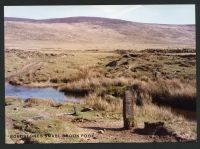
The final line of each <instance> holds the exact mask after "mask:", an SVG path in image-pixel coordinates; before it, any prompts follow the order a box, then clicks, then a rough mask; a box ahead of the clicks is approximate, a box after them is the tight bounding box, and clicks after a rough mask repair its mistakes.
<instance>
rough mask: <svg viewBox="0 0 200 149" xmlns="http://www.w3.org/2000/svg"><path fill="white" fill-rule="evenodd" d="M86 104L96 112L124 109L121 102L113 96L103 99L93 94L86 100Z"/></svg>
mask: <svg viewBox="0 0 200 149" xmlns="http://www.w3.org/2000/svg"><path fill="white" fill-rule="evenodd" d="M85 104H86V105H87V106H90V107H91V108H93V109H95V110H102V111H119V110H120V109H122V103H121V100H119V99H118V98H115V97H113V96H105V97H101V96H98V95H97V94H91V95H89V96H88V97H87V98H86V100H85Z"/></svg>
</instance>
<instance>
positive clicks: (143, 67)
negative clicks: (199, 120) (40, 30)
mask: <svg viewBox="0 0 200 149" xmlns="http://www.w3.org/2000/svg"><path fill="white" fill-rule="evenodd" d="M5 60H6V61H5V63H6V65H5V66H6V67H5V68H6V80H7V81H8V82H9V83H11V84H13V85H23V86H29V87H45V86H52V87H55V88H57V89H58V90H60V91H63V92H65V93H66V94H71V95H79V96H84V97H85V100H84V103H61V104H58V103H54V102H53V101H47V102H46V101H43V100H40V99H35V100H33V99H32V100H28V101H26V102H24V101H22V100H21V99H16V98H15V97H7V98H6V117H7V123H8V124H9V125H8V128H7V132H8V133H9V134H16V133H19V134H20V133H23V134H38V133H39V134H40V133H41V134H45V133H50V134H55V133H62V132H69V133H79V134H80V133H84V132H87V133H89V132H91V133H94V134H95V137H94V136H93V137H92V138H89V139H88V138H87V139H85V138H82V137H78V138H76V137H75V138H73V137H72V138H56V137H51V138H50V140H48V141H49V142H56V143H59V142H140V141H142V142H147V141H148V142H152V141H159V142H160V141H161V142H163V141H177V140H176V139H174V138H173V137H169V138H166V137H164V138H163V137H162V136H160V137H158V136H156V137H155V136H154V137H152V136H151V135H150V136H148V135H146V136H144V135H142V136H141V135H139V134H137V133H134V132H133V133H132V134H130V132H129V133H128V131H125V130H121V128H122V126H123V121H122V99H123V98H124V91H125V90H127V89H130V90H131V91H132V92H133V93H134V94H135V103H136V104H135V105H134V109H135V122H136V124H137V125H136V128H142V127H143V123H144V122H147V121H149V122H157V121H163V122H165V124H166V126H167V127H168V128H169V129H170V130H172V131H174V132H175V133H178V134H181V135H185V136H187V138H188V139H196V125H197V124H196V121H194V120H192V121H191V120H190V119H187V118H185V117H184V116H182V115H180V114H177V113H175V112H173V108H178V109H182V110H187V111H191V112H195V110H196V54H195V50H193V49H162V50H161V49H147V50H142V51H134V52H133V51H132V50H114V51H103V50H87V51H81V50H73V51H70V50H60V49H59V50H58V51H56V50H54V51H53V52H52V51H51V50H48V49H44V50H42V51H31V50H29V51H27V50H26V51H25V50H18V49H16V50H14V49H7V50H6V51H5ZM74 106H75V107H76V109H77V111H78V114H76V115H73V114H69V113H70V112H73V107H74ZM86 107H87V108H92V109H93V110H91V111H88V112H81V109H84V108H86ZM66 113H68V114H66ZM40 114H41V115H40ZM35 117H42V118H41V119H34V118H35ZM49 125H50V126H49ZM180 125H181V127H180ZM104 129H105V130H104ZM72 130H73V131H72ZM71 131H72V132H71ZM102 131H103V132H102ZM122 136H123V137H122ZM28 139H29V140H28V141H29V142H32V143H34V142H36V143H47V142H46V141H47V139H45V138H35V139H33V138H28ZM13 141H14V142H17V141H19V140H17V139H13ZM23 141H24V142H25V143H27V142H28V141H27V140H26V139H24V140H23Z"/></svg>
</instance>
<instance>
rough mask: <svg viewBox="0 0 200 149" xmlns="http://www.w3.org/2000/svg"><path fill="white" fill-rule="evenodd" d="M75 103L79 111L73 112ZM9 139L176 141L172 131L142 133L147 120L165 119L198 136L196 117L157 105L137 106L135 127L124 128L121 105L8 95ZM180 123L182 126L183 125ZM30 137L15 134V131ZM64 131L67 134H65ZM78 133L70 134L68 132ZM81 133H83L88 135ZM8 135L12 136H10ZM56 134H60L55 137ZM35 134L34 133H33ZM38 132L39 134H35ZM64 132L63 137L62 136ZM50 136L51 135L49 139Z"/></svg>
mask: <svg viewBox="0 0 200 149" xmlns="http://www.w3.org/2000/svg"><path fill="white" fill-rule="evenodd" d="M74 107H76V108H75V109H76V114H75V113H74ZM5 108H6V130H7V131H6V132H7V136H6V137H7V138H10V137H9V136H11V138H10V139H11V140H12V141H11V142H9V139H7V140H6V141H7V143H70V142H73V143H78V142H79V143H81V142H82V143H87V142H177V141H180V140H177V139H176V138H174V137H173V136H171V135H164V136H162V135H161V136H160V135H150V134H149V135H143V134H140V131H137V130H142V129H143V128H144V122H146V121H148V122H158V121H163V122H165V125H166V127H167V128H168V129H169V130H170V131H173V132H174V133H176V134H177V135H179V136H182V138H187V139H186V141H187V140H188V141H191V140H195V139H196V137H197V136H196V129H197V123H196V121H189V120H187V119H185V118H184V117H181V116H175V115H174V114H173V113H171V112H170V110H169V109H165V108H162V109H160V108H159V107H157V106H155V105H151V104H149V105H145V107H143V108H140V107H137V106H135V107H134V109H135V124H136V125H135V127H134V128H133V129H132V130H123V129H122V127H123V119H122V109H118V110H116V111H109V110H105V111H103V110H95V109H92V108H90V107H88V105H87V104H85V103H82V104H80V103H69V102H68V103H62V104H58V103H56V102H53V101H49V100H45V99H42V100H41V99H32V100H30V99H29V100H27V101H23V100H21V99H19V98H15V97H6V107H5ZM180 124H181V127H180ZM17 134H18V135H22V136H29V137H22V138H20V137H16V135H17ZM62 134H65V135H67V134H68V137H63V136H62ZM73 134H74V135H75V136H72V137H69V135H73ZM81 134H84V135H85V137H84V136H83V135H82V136H81ZM8 135H9V136H8ZM56 135H57V137H56ZM31 136H32V137H31ZM34 136H38V137H34ZM61 136H62V137H61ZM47 138H48V139H47Z"/></svg>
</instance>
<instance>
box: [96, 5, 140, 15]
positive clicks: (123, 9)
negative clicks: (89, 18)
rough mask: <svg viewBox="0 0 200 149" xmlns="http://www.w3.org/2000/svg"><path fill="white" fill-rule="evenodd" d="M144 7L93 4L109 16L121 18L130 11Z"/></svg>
mask: <svg viewBox="0 0 200 149" xmlns="http://www.w3.org/2000/svg"><path fill="white" fill-rule="evenodd" d="M141 7H143V6H142V5H132V6H131V5H99V6H97V5H96V6H93V8H95V9H96V10H98V11H101V12H102V13H104V14H105V15H106V16H107V17H111V18H120V17H122V16H124V15H126V14H127V13H130V12H132V11H134V10H136V9H138V8H141Z"/></svg>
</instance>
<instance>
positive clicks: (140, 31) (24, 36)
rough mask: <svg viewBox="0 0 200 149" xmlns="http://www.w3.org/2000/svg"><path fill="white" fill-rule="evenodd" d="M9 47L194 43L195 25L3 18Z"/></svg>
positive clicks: (131, 46)
mask: <svg viewBox="0 0 200 149" xmlns="http://www.w3.org/2000/svg"><path fill="white" fill-rule="evenodd" d="M4 21H5V46H6V47H7V48H9V47H10V48H11V47H12V48H62V49H72V50H73V49H79V50H85V49H104V50H107V49H108V50H109V49H144V48H168V47H169V48H181V47H190V48H194V47H195V25H164V24H148V23H137V22H131V21H125V20H118V19H109V18H98V17H68V18H54V19H43V20H34V19H26V18H10V17H9V18H7V17H5V18H4Z"/></svg>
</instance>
